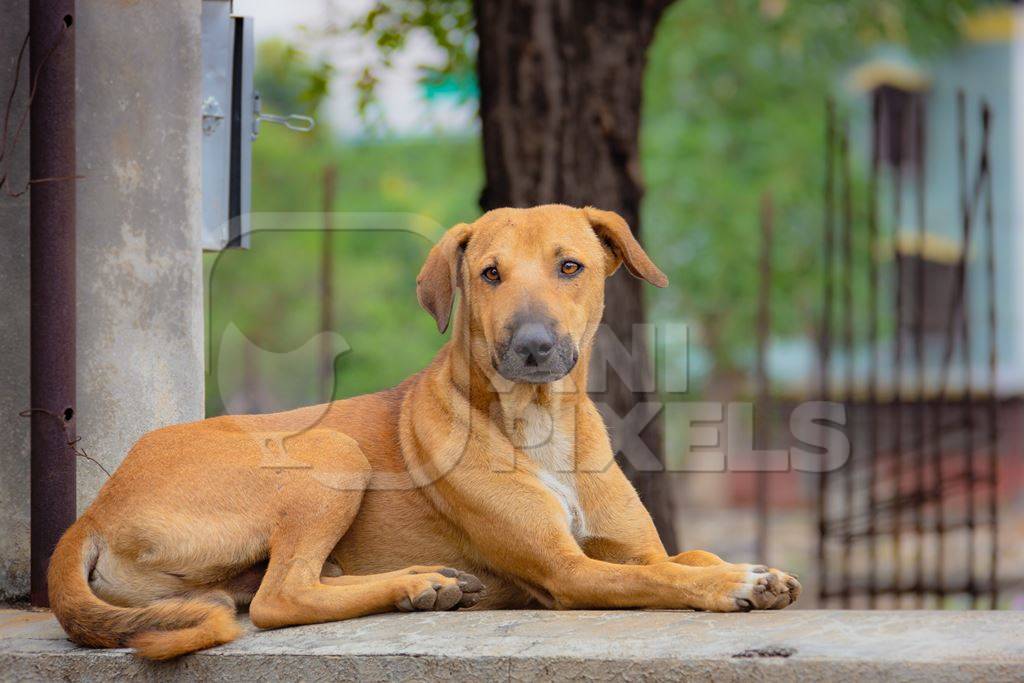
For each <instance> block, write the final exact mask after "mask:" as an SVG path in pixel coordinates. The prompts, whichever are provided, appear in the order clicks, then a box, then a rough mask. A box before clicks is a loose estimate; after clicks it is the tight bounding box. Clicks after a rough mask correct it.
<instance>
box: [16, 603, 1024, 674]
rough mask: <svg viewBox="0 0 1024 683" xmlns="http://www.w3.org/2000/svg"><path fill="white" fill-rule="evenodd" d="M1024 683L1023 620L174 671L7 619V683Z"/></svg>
mask: <svg viewBox="0 0 1024 683" xmlns="http://www.w3.org/2000/svg"><path fill="white" fill-rule="evenodd" d="M127 678H131V679H135V680H156V679H160V680H196V679H204V680H205V679H218V680H224V681H252V680H279V679H283V680H295V679H302V680H338V679H359V680H410V679H412V680H424V679H437V678H442V679H446V680H481V679H484V680H487V679H491V680H498V679H500V680H513V679H515V680H519V679H529V680H537V679H541V680H552V679H564V678H569V679H587V680H618V679H622V678H628V679H631V680H654V679H657V680H682V679H687V680H692V679H695V678H696V679H699V680H715V681H724V680H740V679H744V680H747V679H750V678H756V679H758V680H780V681H804V680H806V681H811V680H830V679H853V678H857V679H860V680H861V681H864V680H872V679H885V680H927V681H952V680H986V681H1002V680H1005V681H1011V680H1015V681H1019V680H1021V679H1022V678H1024V613H1022V612H837V611H799V610H793V611H783V612H755V613H751V614H704V613H694V612H634V611H630V612H625V611H623V612H545V611H521V612H461V613H454V612H440V613H419V614H385V615H379V616H374V617H366V618H363V619H356V620H352V621H346V622H339V623H333V624H323V625H318V626H303V627H298V628H290V629H281V630H278V631H260V632H251V633H249V634H247V635H246V636H244V637H243V638H241V639H239V640H238V641H236V642H234V643H231V644H229V645H226V646H224V647H221V648H217V649H214V650H208V651H206V652H201V653H197V654H195V655H191V656H188V657H183V658H182V659H180V660H178V661H176V662H171V663H168V664H153V663H149V662H143V661H140V660H139V659H138V658H135V657H133V656H132V655H131V654H130V653H129V652H128V651H127V650H88V649H83V648H78V647H75V646H73V645H72V644H71V643H69V642H68V641H67V639H66V638H65V637H64V634H63V632H62V631H61V630H60V627H59V626H58V625H57V624H56V622H55V621H54V620H53V618H52V617H51V616H50V615H49V614H47V613H39V612H23V611H15V610H0V680H44V679H45V680H55V679H58V680H59V679H75V680H111V679H127Z"/></svg>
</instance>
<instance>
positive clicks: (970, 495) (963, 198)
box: [936, 90, 974, 606]
mask: <svg viewBox="0 0 1024 683" xmlns="http://www.w3.org/2000/svg"><path fill="white" fill-rule="evenodd" d="M966 106H967V105H966V98H965V96H964V92H963V91H962V90H960V91H958V92H957V96H956V116H957V179H958V183H959V190H960V223H961V228H962V232H961V238H962V240H963V244H962V251H961V253H960V262H959V264H958V268H957V281H956V286H957V291H958V298H959V301H960V305H959V306H956V307H954V308H952V309H951V311H950V315H951V316H953V317H955V316H958V315H959V316H962V318H963V324H962V326H961V328H960V331H961V333H966V331H967V320H966V314H963V303H962V302H963V299H964V287H965V284H966V266H967V252H968V251H969V249H970V233H971V217H972V210H971V199H970V195H969V193H968V189H967V188H968V181H967V114H966ZM952 343H953V340H952V339H948V340H947V344H948V345H949V348H948V350H947V353H948V354H949V355H952V348H951V347H952ZM963 344H964V346H965V347H966V346H967V344H968V341H967V337H966V336H964V337H963ZM963 362H964V372H965V373H966V372H969V366H970V357H969V356H968V357H965V358H964V359H963ZM965 377H966V375H965ZM968 390H969V385H968V384H967V383H966V382H965V384H964V397H963V402H964V404H965V405H967V402H968V399H967V391H968ZM943 393H944V394H945V391H944V392H943ZM967 419H968V421H969V420H970V419H971V415H970V414H968V415H967ZM964 428H965V430H966V434H968V435H970V433H971V425H970V423H969V422H967V423H966V424H965V425H964ZM968 438H970V437H969V436H968ZM967 451H968V449H967V448H966V447H965V449H964V456H965V457H964V469H965V471H964V475H965V477H966V478H967V479H966V482H965V483H966V497H967V505H966V513H965V514H966V520H965V521H966V525H967V560H966V561H967V572H968V577H969V578H968V586H967V588H968V593H973V583H974V529H973V528H972V527H973V524H974V519H973V517H974V483H973V482H972V481H971V479H972V478H973V475H974V472H973V469H972V467H973V462H971V461H972V460H973V458H971V457H970V456H968V455H967ZM941 472H942V470H941V461H940V463H939V476H940V479H939V482H938V487H937V488H938V493H939V509H940V510H941V509H942V502H943V497H942V489H943V486H942V485H943V481H942V479H941ZM943 560H944V557H943V556H941V555H940V556H939V558H938V566H937V567H936V572H937V573H938V578H937V581H936V582H937V583H938V584H939V585H940V586H941V585H942V578H943V574H942V572H943V564H944V562H943ZM940 598H941V596H940ZM972 606H973V597H972Z"/></svg>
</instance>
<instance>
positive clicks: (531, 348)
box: [512, 323, 555, 367]
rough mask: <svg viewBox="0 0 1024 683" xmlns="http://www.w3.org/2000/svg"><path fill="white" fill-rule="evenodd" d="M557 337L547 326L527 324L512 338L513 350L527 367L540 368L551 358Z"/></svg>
mask: <svg viewBox="0 0 1024 683" xmlns="http://www.w3.org/2000/svg"><path fill="white" fill-rule="evenodd" d="M554 348H555V335H554V333H553V332H552V331H551V330H549V329H548V326H547V325H542V324H541V323H526V324H524V325H521V326H520V327H519V329H518V330H516V333H515V335H513V337H512V350H513V351H514V352H515V353H516V355H517V356H519V357H520V358H521V359H522V361H523V365H525V366H526V367H539V366H541V365H543V364H544V362H545V361H547V359H548V358H549V357H550V356H551V350H552V349H554Z"/></svg>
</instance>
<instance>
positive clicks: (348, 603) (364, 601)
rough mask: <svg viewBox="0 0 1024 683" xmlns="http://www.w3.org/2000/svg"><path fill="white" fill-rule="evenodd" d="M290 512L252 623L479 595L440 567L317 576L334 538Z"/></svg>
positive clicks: (461, 601)
mask: <svg viewBox="0 0 1024 683" xmlns="http://www.w3.org/2000/svg"><path fill="white" fill-rule="evenodd" d="M293 517H294V516H293V515H289V524H288V526H287V527H283V528H282V529H281V531H280V535H279V539H277V540H276V541H275V542H274V543H273V544H272V547H271V551H270V563H269V565H268V566H267V573H266V575H265V576H264V578H263V583H262V584H261V585H260V588H259V590H258V591H257V592H256V596H255V597H254V598H253V601H252V604H251V605H250V607H249V614H250V616H251V617H252V621H253V623H254V624H255V625H256V626H259V627H260V628H278V627H281V626H295V625H298V624H313V623H320V622H325V621H339V620H342V619H351V618H354V617H360V616H365V615H368V614H376V613H379V612H390V611H395V610H400V611H406V612H411V611H414V610H448V609H453V608H457V607H469V606H472V605H473V604H476V602H477V600H478V599H479V597H480V591H481V589H482V588H483V584H481V583H480V581H479V579H477V578H476V577H474V576H471V575H469V574H465V573H463V572H459V571H457V570H454V569H450V568H446V567H410V568H409V569H406V570H401V571H396V572H388V573H386V574H376V575H368V576H341V577H321V575H320V572H321V567H322V566H323V562H324V559H325V558H326V557H327V555H328V553H329V552H330V551H331V549H332V548H333V547H334V545H335V543H336V542H337V540H338V539H337V538H336V537H335V535H332V534H329V533H327V534H325V533H322V531H323V530H322V529H318V528H316V521H317V520H316V518H315V515H311V516H309V517H305V518H303V517H298V518H295V519H294V520H293ZM292 524H295V526H294V527H292V526H291V525H292ZM435 570H436V571H435Z"/></svg>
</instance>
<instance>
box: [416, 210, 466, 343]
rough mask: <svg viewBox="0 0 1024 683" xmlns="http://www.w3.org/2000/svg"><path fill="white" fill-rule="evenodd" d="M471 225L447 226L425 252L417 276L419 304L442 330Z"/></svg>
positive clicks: (453, 296)
mask: <svg viewBox="0 0 1024 683" xmlns="http://www.w3.org/2000/svg"><path fill="white" fill-rule="evenodd" d="M470 230H471V229H470V226H469V225H467V224H466V223H459V224H458V225H456V226H454V227H452V228H450V229H449V230H448V231H447V232H445V234H444V235H442V236H441V240H440V241H439V242H438V243H437V244H435V245H434V247H433V248H432V249H431V250H430V253H429V254H427V260H426V262H425V263H424V264H423V268H422V269H420V274H419V276H418V277H417V278H416V297H417V298H418V299H419V300H420V306H422V307H423V308H424V309H426V311H427V313H429V314H430V315H432V316H434V320H436V321H437V329H438V330H439V331H440V332H442V333H443V332H444V331H445V330H447V329H448V321H449V320H450V319H451V315H452V302H453V300H454V298H455V290H456V288H458V286H459V265H460V264H461V262H462V253H463V252H464V251H465V249H466V244H467V243H468V242H469V235H470Z"/></svg>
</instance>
